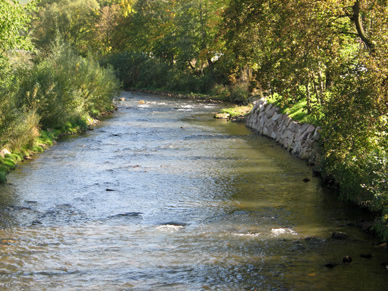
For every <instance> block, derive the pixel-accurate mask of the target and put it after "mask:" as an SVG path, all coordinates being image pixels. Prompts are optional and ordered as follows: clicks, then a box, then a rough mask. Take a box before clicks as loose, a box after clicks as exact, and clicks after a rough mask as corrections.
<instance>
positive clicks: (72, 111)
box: [17, 42, 119, 128]
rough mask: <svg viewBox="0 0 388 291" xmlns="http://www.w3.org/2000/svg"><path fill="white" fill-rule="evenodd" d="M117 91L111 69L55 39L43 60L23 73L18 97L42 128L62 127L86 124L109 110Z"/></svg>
mask: <svg viewBox="0 0 388 291" xmlns="http://www.w3.org/2000/svg"><path fill="white" fill-rule="evenodd" d="M118 90H119V83H118V81H117V79H116V78H115V76H114V73H113V70H112V69H111V68H106V69H103V68H101V67H100V65H99V64H98V62H97V61H96V60H94V59H93V57H91V56H88V57H86V58H84V57H81V56H79V55H78V54H77V53H76V52H75V51H74V50H73V49H72V48H71V47H70V46H69V45H66V44H64V43H59V42H58V43H57V44H56V45H55V46H54V47H53V50H52V53H51V54H50V55H49V56H48V57H47V58H46V59H44V60H43V61H41V62H40V63H39V64H37V65H36V66H34V67H32V68H31V69H29V70H28V72H27V73H24V80H23V82H22V84H21V87H20V91H19V92H18V96H17V100H18V106H19V107H20V108H23V109H24V110H25V111H26V112H37V114H38V115H39V116H40V124H41V126H42V127H43V128H64V127H66V126H68V124H69V123H70V124H73V125H74V124H79V125H85V124H86V122H87V121H88V120H89V119H90V117H97V116H98V115H99V114H100V113H102V112H104V111H108V110H111V109H112V106H113V105H112V99H113V97H114V96H115V95H116V94H117V93H118Z"/></svg>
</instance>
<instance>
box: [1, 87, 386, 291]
mask: <svg viewBox="0 0 388 291" xmlns="http://www.w3.org/2000/svg"><path fill="white" fill-rule="evenodd" d="M124 96H125V97H126V98H127V100H126V101H124V102H121V103H120V104H119V111H118V112H117V113H116V114H115V115H114V116H113V117H112V118H110V119H107V120H105V121H104V122H103V124H102V125H101V126H99V127H97V128H96V129H95V130H94V131H91V132H88V133H87V134H85V135H83V136H80V137H78V138H67V139H64V140H63V141H61V142H60V143H59V144H58V145H56V146H54V147H52V148H51V149H50V150H48V151H47V152H45V153H44V154H42V155H40V156H39V157H38V158H37V159H36V160H34V161H32V162H29V163H26V164H25V165H23V166H21V167H20V168H18V169H17V170H16V171H15V172H13V173H12V174H11V175H10V176H9V182H10V184H8V185H2V186H0V193H1V196H0V218H1V226H2V227H1V228H0V247H1V251H2V256H1V258H0V282H1V283H2V284H0V289H1V290H8V289H10V290H11V289H16V290H18V289H19V290H24V289H25V290H27V289H28V290H58V289H64V290H385V288H386V284H387V282H388V277H387V276H388V271H387V269H386V267H385V266H384V265H381V263H382V262H385V261H388V255H387V252H386V249H385V248H383V247H381V246H377V245H376V242H377V241H376V238H374V237H373V236H371V235H369V234H367V233H364V232H362V231H361V230H360V228H358V227H355V225H360V223H361V222H360V221H362V220H364V221H368V220H369V219H370V217H368V214H367V213H364V212H362V211H361V210H359V209H357V208H355V207H352V206H351V205H346V204H344V203H342V202H339V201H338V200H337V196H336V193H333V192H332V191H331V190H330V189H327V188H325V187H323V186H322V185H321V181H320V179H319V178H317V177H313V176H312V174H311V170H310V169H309V168H308V167H307V166H306V165H305V163H304V162H303V161H300V160H298V159H296V158H295V157H293V156H291V155H290V154H289V153H287V152H285V151H284V150H283V149H282V148H281V147H279V146H278V145H277V144H276V143H274V142H273V141H271V140H269V139H266V138H263V137H260V136H258V135H256V134H254V133H252V132H251V131H250V130H249V129H247V128H246V127H245V126H244V125H243V124H235V123H230V122H226V121H222V120H215V119H213V118H212V115H213V113H214V112H216V111H217V110H218V108H219V106H220V105H214V104H207V103H201V102H194V101H190V100H173V99H167V98H164V97H158V96H150V95H135V94H130V93H125V94H124ZM304 178H308V179H309V180H310V181H309V182H307V183H306V182H303V179H304ZM334 231H340V232H344V233H346V234H348V236H349V239H347V240H337V239H332V238H331V234H332V232H334ZM360 254H369V255H370V257H369V256H368V258H365V256H364V257H360ZM345 256H351V257H352V262H351V263H344V262H343V261H342V260H343V258H344V257H345ZM329 263H331V265H327V264H329ZM325 265H326V266H325Z"/></svg>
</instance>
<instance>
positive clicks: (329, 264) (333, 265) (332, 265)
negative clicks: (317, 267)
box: [324, 263, 338, 269]
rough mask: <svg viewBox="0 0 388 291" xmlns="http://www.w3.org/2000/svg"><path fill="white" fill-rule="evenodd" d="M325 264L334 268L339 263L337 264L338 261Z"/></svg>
mask: <svg viewBox="0 0 388 291" xmlns="http://www.w3.org/2000/svg"><path fill="white" fill-rule="evenodd" d="M324 266H325V267H326V268H330V269H332V268H334V267H335V266H338V264H337V263H327V264H325V265H324Z"/></svg>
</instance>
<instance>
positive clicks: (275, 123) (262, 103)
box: [247, 99, 320, 163]
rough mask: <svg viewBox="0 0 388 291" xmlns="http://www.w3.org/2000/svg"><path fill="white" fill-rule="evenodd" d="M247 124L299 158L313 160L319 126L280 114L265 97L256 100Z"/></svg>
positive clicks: (311, 161)
mask: <svg viewBox="0 0 388 291" xmlns="http://www.w3.org/2000/svg"><path fill="white" fill-rule="evenodd" d="M247 126H248V127H250V128H252V129H253V130H255V131H257V132H258V133H260V134H262V135H264V136H267V137H270V138H272V139H274V140H276V141H277V142H278V143H279V144H281V145H282V146H283V147H284V148H285V149H287V150H288V151H290V152H291V153H292V154H294V155H296V156H298V157H299V158H301V159H303V160H308V161H309V162H310V163H314V162H315V159H316V145H315V141H316V140H317V139H318V137H319V131H320V128H319V127H315V126H314V125H312V124H307V123H305V124H300V123H298V122H296V121H293V120H292V119H291V118H290V117H288V116H287V115H286V114H280V113H279V108H277V107H275V106H273V105H272V104H268V103H267V101H266V100H265V99H260V100H258V101H256V103H255V106H254V108H253V109H252V112H251V114H250V115H249V117H248V118H247Z"/></svg>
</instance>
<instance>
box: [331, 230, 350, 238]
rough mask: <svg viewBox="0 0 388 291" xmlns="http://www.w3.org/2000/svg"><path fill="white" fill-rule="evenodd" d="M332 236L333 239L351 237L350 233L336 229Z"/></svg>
mask: <svg viewBox="0 0 388 291" xmlns="http://www.w3.org/2000/svg"><path fill="white" fill-rule="evenodd" d="M331 238H333V239H341V240H348V239H349V235H348V234H346V233H344V232H340V231H334V232H333V233H332V234H331Z"/></svg>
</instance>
